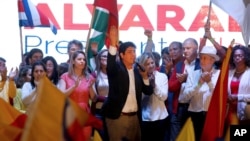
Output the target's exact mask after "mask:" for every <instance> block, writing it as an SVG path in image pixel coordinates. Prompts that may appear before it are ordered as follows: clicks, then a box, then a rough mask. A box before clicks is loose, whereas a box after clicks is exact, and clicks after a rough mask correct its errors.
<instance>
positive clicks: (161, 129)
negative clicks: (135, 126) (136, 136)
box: [141, 118, 167, 141]
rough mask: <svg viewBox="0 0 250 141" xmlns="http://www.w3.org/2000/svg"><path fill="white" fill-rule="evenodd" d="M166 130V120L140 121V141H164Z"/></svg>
mask: <svg viewBox="0 0 250 141" xmlns="http://www.w3.org/2000/svg"><path fill="white" fill-rule="evenodd" d="M166 128H167V118H166V119H163V120H156V121H142V126H141V139H142V141H164V136H165V131H166Z"/></svg>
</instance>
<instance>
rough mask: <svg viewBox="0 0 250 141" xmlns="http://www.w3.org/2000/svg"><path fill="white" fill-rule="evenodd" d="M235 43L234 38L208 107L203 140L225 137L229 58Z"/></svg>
mask: <svg viewBox="0 0 250 141" xmlns="http://www.w3.org/2000/svg"><path fill="white" fill-rule="evenodd" d="M233 44H234V40H233V41H232V43H231V45H230V46H229V47H228V49H227V53H226V56H225V58H224V60H223V63H222V67H221V72H220V75H219V78H218V80H217V84H216V86H215V89H214V93H213V95H212V98H211V102H210V105H209V108H208V112H207V116H206V121H205V125H204V128H203V133H202V137H201V141H214V140H215V139H217V138H223V135H224V133H223V132H224V123H225V116H226V104H227V87H228V71H229V60H230V56H231V52H232V46H233Z"/></svg>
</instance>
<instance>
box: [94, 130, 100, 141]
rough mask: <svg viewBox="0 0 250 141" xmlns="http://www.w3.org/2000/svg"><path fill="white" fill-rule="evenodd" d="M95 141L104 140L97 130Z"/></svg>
mask: <svg viewBox="0 0 250 141" xmlns="http://www.w3.org/2000/svg"><path fill="white" fill-rule="evenodd" d="M93 141H102V138H101V136H100V134H99V133H98V131H97V130H95V131H94V136H93Z"/></svg>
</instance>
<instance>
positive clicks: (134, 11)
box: [120, 5, 154, 30]
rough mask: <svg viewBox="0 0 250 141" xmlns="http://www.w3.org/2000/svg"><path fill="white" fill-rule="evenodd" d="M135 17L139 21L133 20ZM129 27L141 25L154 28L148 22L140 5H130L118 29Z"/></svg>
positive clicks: (145, 27)
mask: <svg viewBox="0 0 250 141" xmlns="http://www.w3.org/2000/svg"><path fill="white" fill-rule="evenodd" d="M136 17H137V18H138V19H139V21H135V20H134V19H135V18H136ZM130 27H143V28H144V29H151V30H154V27H153V26H152V24H151V23H150V20H149V19H148V16H147V15H146V13H145V11H144V9H143V8H142V6H141V5H132V7H131V9H130V10H129V11H128V14H127V15H126V17H125V19H124V21H123V22H122V24H121V26H120V30H128V29H129V28H130Z"/></svg>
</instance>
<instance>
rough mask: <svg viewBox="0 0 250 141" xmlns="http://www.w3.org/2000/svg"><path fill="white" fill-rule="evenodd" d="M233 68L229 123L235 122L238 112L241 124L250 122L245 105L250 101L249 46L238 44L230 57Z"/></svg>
mask: <svg viewBox="0 0 250 141" xmlns="http://www.w3.org/2000/svg"><path fill="white" fill-rule="evenodd" d="M230 65H231V67H232V69H231V70H230V71H229V78H228V102H229V110H228V115H227V123H228V124H234V121H233V116H234V115H235V114H237V117H238V119H237V120H238V121H236V123H237V122H238V123H239V124H250V120H247V119H246V116H245V114H246V113H245V107H246V105H247V103H248V102H250V68H249V67H250V51H249V48H247V47H244V46H240V45H237V46H235V47H234V48H233V51H232V55H231V58H230Z"/></svg>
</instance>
